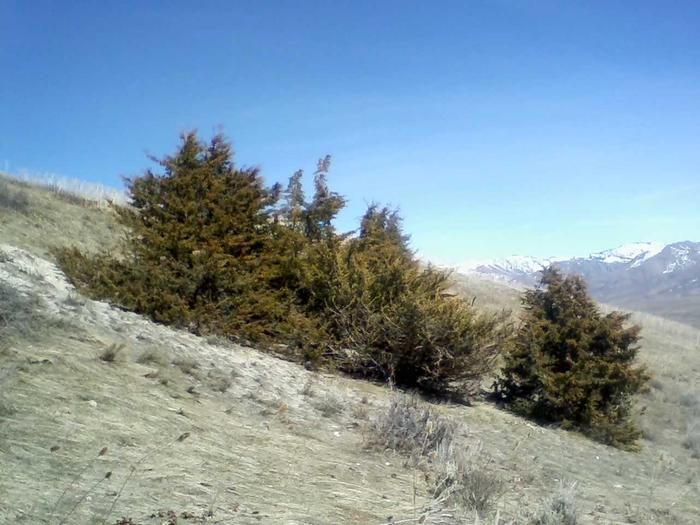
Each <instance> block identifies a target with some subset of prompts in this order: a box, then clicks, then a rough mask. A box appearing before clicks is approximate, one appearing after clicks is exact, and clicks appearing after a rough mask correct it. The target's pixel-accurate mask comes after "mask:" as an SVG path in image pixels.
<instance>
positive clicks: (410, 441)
mask: <svg viewBox="0 0 700 525" xmlns="http://www.w3.org/2000/svg"><path fill="white" fill-rule="evenodd" d="M455 432H456V424H455V423H454V422H453V421H450V420H449V419H446V418H444V417H442V416H440V415H439V413H438V412H437V411H436V410H435V409H433V408H432V407H430V406H429V405H427V404H425V403H421V402H419V401H418V399H417V398H416V397H408V396H403V395H396V396H394V398H393V399H392V400H391V401H390V403H389V406H388V407H387V409H386V410H385V411H382V412H380V413H378V414H377V415H376V416H375V417H373V418H372V419H371V421H370V424H369V425H368V427H367V446H368V447H370V448H375V449H379V450H392V451H395V452H400V453H402V454H406V455H407V456H409V457H410V458H412V459H413V460H414V461H418V460H419V459H420V458H423V457H427V456H431V455H434V454H436V453H437V452H438V451H439V450H440V449H448V448H451V446H452V442H453V440H454V437H455Z"/></svg>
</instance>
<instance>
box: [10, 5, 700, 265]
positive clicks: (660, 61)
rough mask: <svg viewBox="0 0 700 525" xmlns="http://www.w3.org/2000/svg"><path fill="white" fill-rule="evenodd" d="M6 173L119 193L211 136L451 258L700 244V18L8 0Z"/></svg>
mask: <svg viewBox="0 0 700 525" xmlns="http://www.w3.org/2000/svg"><path fill="white" fill-rule="evenodd" d="M0 66H1V69H0V71H2V80H1V81H0V166H3V165H5V166H9V169H10V171H18V170H20V169H28V170H33V171H37V172H54V173H56V174H59V175H63V176H69V177H76V178H80V179H84V180H88V181H96V182H102V183H105V184H108V185H112V186H119V185H121V179H120V177H121V176H122V175H136V174H139V173H140V172H142V170H143V169H144V168H146V167H148V166H149V165H150V163H149V161H148V160H147V158H146V156H145V154H146V153H152V154H155V155H162V154H165V153H170V152H172V151H173V149H174V147H175V146H176V144H177V140H178V134H179V133H180V132H181V131H183V130H186V129H191V128H196V129H198V130H199V131H200V133H201V134H202V135H204V136H206V137H208V136H210V135H211V134H212V132H213V131H214V130H215V129H218V127H219V126H221V127H223V129H224V131H225V132H226V133H227V135H228V136H229V137H230V138H231V139H232V140H233V142H234V144H235V147H236V150H237V158H238V162H239V163H241V164H245V165H260V166H261V167H262V169H263V173H264V175H265V177H266V180H267V181H269V182H275V181H283V180H286V179H287V177H288V176H289V175H290V174H291V173H292V172H293V171H294V170H295V169H297V168H306V169H307V171H308V172H311V171H313V167H314V165H315V161H316V159H317V158H318V157H320V156H322V155H324V154H326V153H330V154H331V155H333V159H334V160H333V170H332V176H331V186H332V187H333V189H335V190H336V191H339V192H340V193H342V194H344V195H346V196H347V197H348V199H349V201H350V205H349V207H348V209H347V210H346V211H345V212H344V213H343V215H342V216H341V217H340V220H339V226H340V227H341V228H342V229H350V228H352V227H353V226H354V224H355V223H356V219H357V218H358V217H359V216H360V215H361V214H362V211H363V209H364V207H365V205H366V203H368V202H370V201H373V200H374V201H378V202H380V203H390V204H394V205H397V206H399V207H400V209H401V211H402V214H403V216H404V217H405V226H406V229H407V231H408V232H409V233H411V234H412V237H413V246H414V247H415V248H417V249H418V250H420V252H421V253H422V254H424V255H426V256H428V257H432V258H433V259H435V260H437V261H440V262H449V263H459V262H463V261H466V260H470V259H475V258H489V257H500V256H505V255H510V254H514V253H518V254H527V255H540V256H544V255H573V254H586V253H589V252H591V251H597V250H601V249H604V248H610V247H615V246H616V245H619V244H622V243H626V242H631V241H638V240H658V241H674V240H682V239H692V240H700V3H698V2H695V1H688V2H681V1H679V2H666V1H661V0H659V1H657V2H645V1H629V2H615V1H602V0H601V1H597V2H596V1H587V2H560V1H546V0H533V1H531V2H527V1H515V0H512V1H507V0H500V1H490V2H476V1H474V2H471V1H470V2H465V1H456V2H447V1H445V2H427V1H420V2H410V1H376V0H373V1H361V0H352V1H338V0H333V1H322V0H319V1H304V0H297V1H277V2H274V1H267V2H255V1H246V2H232V1H221V2H214V1H203V2H193V1H162V2H156V1H149V2H142V1H132V2H127V1H119V2H94V1H63V2H57V1H52V2H42V1H31V2H27V1H23V0H21V1H7V0H0Z"/></svg>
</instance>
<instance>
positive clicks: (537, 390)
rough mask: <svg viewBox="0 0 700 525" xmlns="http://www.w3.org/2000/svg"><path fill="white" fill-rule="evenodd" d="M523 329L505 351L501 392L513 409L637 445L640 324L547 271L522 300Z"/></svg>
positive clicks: (643, 376)
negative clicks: (634, 411)
mask: <svg viewBox="0 0 700 525" xmlns="http://www.w3.org/2000/svg"><path fill="white" fill-rule="evenodd" d="M523 306H524V310H525V311H524V313H523V315H522V319H521V324H520V326H519V328H518V330H517V333H516V336H515V337H514V338H513V340H512V342H511V344H510V345H509V348H508V350H507V352H506V353H505V364H504V367H503V370H502V373H501V377H500V379H499V380H498V381H497V383H496V392H497V394H498V396H499V397H500V399H501V400H502V401H503V402H504V403H505V404H506V405H507V406H508V407H510V408H512V409H513V410H514V411H516V412H519V413H521V414H524V415H526V416H530V417H533V418H536V419H540V420H544V421H552V422H559V423H561V424H562V425H563V426H564V428H574V429H579V430H581V431H583V432H585V433H587V434H588V435H590V436H592V437H594V438H595V439H598V440H600V441H603V442H605V443H609V444H612V445H616V446H622V447H628V448H632V447H634V442H635V440H636V439H638V437H639V436H640V431H639V430H638V429H637V427H636V426H635V425H634V424H633V423H632V422H631V421H630V408H631V398H632V396H633V395H634V394H635V393H637V392H640V391H642V390H643V389H644V387H645V383H646V381H647V380H648V379H649V376H648V375H647V373H646V370H645V369H644V368H643V367H641V366H640V367H635V366H634V360H635V358H636V356H637V351H638V347H637V346H636V344H637V342H638V340H639V330H640V329H639V327H638V326H630V327H625V322H626V321H627V320H628V319H629V315H627V314H622V313H620V312H612V313H610V314H607V315H601V314H600V312H599V311H598V308H597V307H596V305H595V303H594V302H593V301H592V300H591V299H590V298H589V296H588V294H587V291H586V285H585V283H584V281H583V280H582V279H581V278H580V277H576V276H570V277H564V276H563V275H562V274H561V273H560V272H559V271H558V270H556V269H554V268H549V269H547V270H545V271H544V272H543V275H542V279H541V281H540V285H539V287H537V288H536V289H533V290H528V291H526V292H525V294H524V296H523Z"/></svg>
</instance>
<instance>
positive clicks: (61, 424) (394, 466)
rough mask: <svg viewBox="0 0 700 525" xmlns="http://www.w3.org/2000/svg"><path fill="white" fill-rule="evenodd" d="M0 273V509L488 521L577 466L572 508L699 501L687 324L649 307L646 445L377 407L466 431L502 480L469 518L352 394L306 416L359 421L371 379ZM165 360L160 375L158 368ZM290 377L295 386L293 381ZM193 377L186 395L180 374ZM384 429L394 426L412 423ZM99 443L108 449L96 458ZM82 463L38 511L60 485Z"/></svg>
mask: <svg viewBox="0 0 700 525" xmlns="http://www.w3.org/2000/svg"><path fill="white" fill-rule="evenodd" d="M8 253H9V252H8ZM0 283H12V286H11V287H10V288H12V289H14V290H15V291H17V290H19V292H18V293H19V297H20V298H24V299H26V300H28V301H29V303H27V304H29V305H32V306H30V307H29V308H28V311H27V313H28V314H29V315H30V318H29V319H25V321H28V322H30V323H34V324H33V325H32V326H33V327H34V328H41V329H31V330H24V331H22V330H20V329H19V328H17V329H16V327H20V326H21V325H22V322H21V316H19V317H14V318H13V319H14V320H12V321H11V323H10V324H8V325H6V326H7V327H8V331H7V332H6V333H7V334H8V337H9V340H8V341H9V343H8V345H6V347H5V350H4V351H3V352H0V363H1V366H0V393H1V395H2V403H3V406H8V407H10V410H8V411H5V412H4V415H2V414H0V472H1V473H2V474H1V475H0V494H2V495H3V497H2V498H0V523H8V524H9V523H12V524H13V525H15V524H22V523H28V524H40V523H51V524H52V525H55V523H56V521H57V519H58V518H61V517H65V516H66V514H68V513H69V512H72V514H70V516H69V518H68V520H67V521H69V522H70V523H75V524H83V523H85V524H88V523H94V522H95V519H97V520H100V519H101V518H102V517H105V514H107V516H106V518H107V521H106V523H114V522H115V521H116V520H117V519H119V518H120V517H121V516H127V517H130V518H132V520H133V522H135V523H139V524H141V525H155V524H161V523H162V522H163V521H165V519H167V518H164V517H162V516H161V517H158V512H159V511H161V510H163V509H165V510H168V511H169V510H172V511H173V512H175V513H176V514H177V516H178V517H179V516H181V515H182V514H183V513H185V512H186V513H192V514H194V515H197V516H202V515H203V513H205V512H208V511H209V509H210V508H211V509H212V512H213V513H214V519H212V520H211V521H212V522H216V521H220V522H223V523H226V522H230V523H242V524H246V525H247V524H253V523H256V524H259V523H273V524H275V523H279V524H282V523H285V524H287V523H309V524H319V525H320V524H326V523H334V524H335V523H337V524H350V523H353V524H358V523H361V524H380V523H392V522H393V523H399V522H401V520H408V521H404V522H403V523H412V522H413V523H415V522H416V520H417V519H420V518H424V520H423V523H432V524H433V525H438V524H444V525H447V524H450V525H453V524H455V523H467V524H472V523H476V520H477V519H478V520H480V521H479V522H480V523H492V522H493V523H496V519H497V516H498V520H499V521H498V523H499V525H504V524H506V523H517V524H518V525H523V524H527V525H530V524H531V523H532V522H529V521H527V520H528V519H535V518H536V517H537V516H538V515H539V513H540V510H542V509H546V508H549V509H550V510H551V509H554V510H556V508H555V507H553V506H552V505H549V507H547V505H544V506H543V507H541V508H540V502H541V500H542V498H545V497H546V498H547V499H548V500H549V497H548V496H547V495H548V494H550V493H551V491H552V485H553V483H555V481H554V480H558V479H570V480H572V481H575V482H576V483H577V485H576V489H577V498H576V508H577V513H578V514H577V515H578V521H577V522H576V523H577V525H578V524H579V523H580V524H589V523H611V524H616V523H619V524H622V523H631V520H632V519H635V520H636V522H637V523H669V524H670V523H679V524H684V525H691V524H692V525H694V524H696V523H697V517H698V515H700V504H698V502H699V501H700V489H699V488H698V484H697V474H696V473H697V471H698V467H700V461H698V459H694V458H692V457H690V456H691V454H690V453H689V450H690V449H687V448H685V447H684V446H683V442H684V440H685V439H686V437H687V436H688V435H689V431H690V430H691V428H692V425H691V423H692V422H693V421H694V420H693V419H692V417H693V414H694V411H695V410H697V407H694V406H692V401H690V400H688V401H683V402H681V399H682V394H683V393H688V392H693V391H695V390H694V385H696V384H700V382H698V372H700V356H698V354H697V334H696V332H692V331H691V332H684V331H683V330H681V329H679V328H678V327H677V326H673V327H670V329H669V330H665V329H664V325H659V326H652V328H650V329H649V330H647V331H646V333H645V340H644V343H643V345H644V346H643V349H642V357H643V358H644V359H645V360H646V362H647V363H649V364H650V365H651V366H652V367H653V368H654V369H655V370H656V371H657V379H658V381H659V384H660V385H661V389H658V390H657V389H654V390H653V391H652V392H650V393H649V394H648V395H647V396H645V397H644V398H643V399H642V400H641V402H640V406H639V407H638V410H639V418H640V421H641V422H642V424H644V425H647V426H648V427H649V428H650V429H652V430H653V431H654V432H655V434H656V435H655V441H654V443H653V446H651V445H650V446H645V447H644V448H643V450H642V451H641V452H640V453H638V454H630V453H625V452H621V451H618V450H614V449H610V448H609V447H605V446H602V445H599V444H596V443H591V442H590V441H589V440H587V439H585V438H583V437H581V436H578V435H576V434H573V433H567V432H564V431H561V430H557V429H545V428H541V427H537V426H535V425H532V424H531V423H530V422H528V421H525V420H522V419H520V418H518V417H516V416H513V415H512V414H508V413H505V412H503V411H500V410H498V409H497V408H496V407H494V406H492V405H490V404H488V403H480V402H478V401H477V402H476V404H475V406H473V407H470V408H466V407H463V406H459V405H451V404H446V405H421V404H420V402H417V403H418V405H419V406H414V407H413V416H415V415H416V414H418V415H420V414H421V411H422V410H424V409H430V412H431V413H430V416H429V417H428V418H427V420H425V418H422V417H407V416H406V414H403V412H402V410H403V409H402V410H400V411H399V415H400V417H398V418H397V417H392V418H389V419H390V421H396V420H397V419H398V420H399V421H402V420H406V419H408V421H409V422H411V425H413V428H414V429H415V428H422V429H423V431H427V429H428V428H430V427H429V425H428V422H429V421H433V425H435V426H436V427H437V426H439V425H438V423H439V422H441V421H442V420H444V421H445V422H447V425H448V426H449V425H455V429H456V430H455V432H454V436H453V439H452V443H453V450H457V451H460V450H463V451H465V453H466V451H467V450H468V445H469V444H476V443H480V444H481V452H479V453H478V454H472V455H468V458H470V459H472V460H473V461H474V463H473V465H472V466H471V471H472V472H474V471H476V472H479V473H487V474H491V475H493V476H494V477H495V478H496V479H497V483H499V484H500V486H501V488H502V489H503V490H502V491H501V490H498V491H497V492H498V493H499V494H500V496H499V497H496V498H494V500H493V504H492V510H491V513H490V515H489V517H488V518H477V517H476V516H475V514H474V512H473V511H469V510H466V509H464V511H462V512H460V513H458V512H457V510H458V508H457V507H458V505H457V504H455V503H454V502H452V503H450V501H449V499H448V498H447V496H446V495H448V494H449V491H447V492H445V491H442V492H441V491H436V490H435V487H436V475H437V473H438V472H439V470H438V469H437V468H436V466H437V465H438V464H439V463H438V462H437V460H438V458H439V456H438V451H439V450H440V448H439V447H438V448H437V449H436V448H435V447H432V450H433V451H434V452H432V453H429V454H428V455H426V456H423V460H422V461H423V464H424V465H426V466H428V467H430V468H431V469H433V470H428V471H423V470H422V468H417V467H412V466H411V462H407V461H406V460H405V457H406V456H404V453H402V452H395V451H394V449H393V448H392V447H387V446H381V447H376V448H370V449H369V450H368V449H367V448H366V447H365V446H364V445H366V444H367V436H368V434H369V432H368V433H367V434H363V432H362V431H361V428H362V426H358V425H357V420H356V419H355V418H356V413H355V410H354V409H352V408H347V409H345V410H343V412H342V413H339V414H337V415H336V416H333V417H331V418H323V417H319V411H318V409H317V408H316V407H314V406H313V403H312V401H314V400H316V399H322V398H324V396H335V397H336V398H337V399H340V400H342V401H343V402H344V406H346V407H354V406H360V407H365V408H366V413H367V415H368V416H369V419H370V422H369V423H368V424H370V425H371V424H376V421H377V420H378V419H381V417H382V416H383V415H384V414H385V412H386V411H388V409H389V407H390V406H391V401H392V399H393V395H394V394H392V393H391V392H389V391H388V390H387V389H386V388H384V387H381V386H378V385H372V384H369V383H364V382H361V381H354V380H350V379H347V378H333V379H332V380H331V379H326V378H322V376H319V375H316V374H312V373H310V372H308V371H306V370H304V369H303V368H302V367H300V366H297V365H294V364H292V363H287V362H284V361H279V360H276V359H274V358H272V357H270V356H266V355H261V354H259V353H257V352H255V351H253V350H250V349H247V348H242V347H240V346H236V345H233V344H228V345H225V343H224V342H222V343H221V344H220V345H211V344H208V343H207V342H206V341H204V340H202V339H201V338H197V337H195V336H193V335H191V334H187V333H184V332H179V331H176V330H171V329H168V328H166V327H163V326H160V325H155V324H153V323H149V322H148V321H146V320H144V319H143V318H140V317H139V316H136V315H133V314H130V313H127V312H123V311H119V310H116V309H112V308H110V307H109V306H108V305H105V304H104V303H98V302H94V301H90V300H87V299H86V300H84V302H82V301H76V300H75V297H73V299H72V300H71V299H70V294H72V293H74V291H73V290H72V289H71V288H70V287H66V286H65V284H64V281H63V280H62V278H61V277H60V275H59V274H57V273H55V270H53V269H52V266H51V265H47V264H44V263H42V262H41V261H39V260H33V259H32V258H31V257H24V258H21V257H19V256H18V255H17V254H16V253H15V252H12V257H5V258H4V259H3V261H0ZM0 307H1V306H0ZM11 310H12V311H14V309H11ZM19 311H21V309H20V310H19ZM32 319H35V320H32ZM36 320H38V321H39V322H38V324H37V323H36ZM67 321H70V322H71V323H73V325H72V326H71V325H69V324H68V323H67ZM15 322H17V324H16V325H15V324H14V323H15ZM15 329H16V330H17V331H15ZM103 341H120V342H122V341H123V342H124V343H125V344H126V345H128V347H129V348H144V347H147V346H148V345H165V347H167V348H168V356H169V359H168V362H171V363H172V362H173V361H182V362H193V363H195V364H197V367H196V368H195V367H194V366H193V367H191V368H190V367H188V366H185V369H189V370H190V371H194V372H195V373H196V374H197V375H198V376H199V377H200V378H201V379H197V378H194V377H193V376H191V375H188V374H186V373H185V374H183V373H182V372H181V371H180V367H179V366H178V367H176V366H169V365H160V366H156V367H154V368H156V369H157V371H158V373H157V374H156V375H155V376H154V377H146V376H147V375H150V374H151V373H152V372H154V371H147V370H145V369H144V366H142V365H141V364H139V363H136V362H133V361H130V360H125V361H124V362H123V363H120V364H119V366H106V365H105V364H104V363H103V362H101V361H100V360H99V359H96V358H95V356H96V355H97V354H98V353H99V352H100V351H101V350H102V345H103V344H104V343H102V342H103ZM212 370H214V371H220V372H221V373H223V374H225V375H227V376H230V373H231V371H234V370H235V372H236V374H237V376H236V378H235V380H233V381H232V384H231V385H230V387H229V388H228V389H227V390H226V391H225V392H218V391H214V390H213V389H212V388H210V387H208V385H207V383H206V378H207V377H208V375H209V372H210V371H212ZM8 372H9V373H8ZM146 372H148V373H146ZM161 374H163V375H161ZM166 375H167V376H168V384H167V385H162V384H160V383H159V380H160V378H161V377H164V376H166ZM310 378H314V379H313V381H310ZM307 383H311V385H312V386H311V387H310V389H309V392H308V393H304V390H305V385H306V384H307ZM193 384H195V385H196V386H197V392H199V395H197V396H194V395H190V394H188V393H187V392H186V390H187V388H188V387H189V386H191V385H193ZM362 399H365V400H366V402H365V403H363V402H362V401H361V400H362ZM683 399H685V398H683ZM91 402H92V403H91ZM407 404H408V406H409V407H410V403H407ZM401 414H403V415H401ZM438 418H441V419H440V420H439V421H438ZM421 421H424V423H421ZM379 428H388V429H391V428H392V426H391V425H388V424H387V425H383V426H382V425H380V426H379ZM184 432H190V433H191V436H190V437H189V438H188V439H187V440H185V441H183V442H176V443H174V444H172V445H167V444H168V443H169V442H171V441H172V440H173V439H176V438H177V437H178V436H180V435H181V434H183V433H184ZM432 432H434V431H431V433H432ZM380 435H381V433H380ZM386 435H388V436H396V435H398V438H397V441H398V442H401V441H405V440H408V441H411V439H410V436H411V433H408V434H406V435H403V436H402V434H401V432H397V431H389V432H388V433H387V434H386ZM414 435H415V433H414ZM392 439H393V438H392ZM413 441H414V442H415V441H416V440H415V439H414V440H413ZM104 446H107V447H108V448H109V453H107V454H105V455H104V456H102V457H100V458H99V459H97V460H95V459H94V456H95V454H96V453H97V451H99V450H100V449H101V448H102V447H104ZM56 447H57V448H56ZM421 447H423V445H421ZM399 448H400V447H399ZM409 448H410V447H409ZM426 450H428V448H427V446H426ZM155 451H157V452H155ZM144 456H145V457H146V458H145V459H144V460H143V461H142V462H141V463H139V460H140V458H142V457H144ZM86 458H87V459H86ZM88 463H90V465H88ZM86 465H87V468H86ZM134 465H138V467H137V468H136V469H135V470H134V471H133V473H132V469H131V467H132V466H134ZM83 469H85V471H84V473H83V474H82V475H81V476H79V479H78V481H77V482H76V483H75V486H74V487H72V488H70V489H69V491H68V492H67V495H66V496H64V498H63V500H61V502H60V503H59V505H58V509H57V511H56V512H55V515H54V518H53V519H49V516H50V514H51V512H50V511H51V508H52V507H53V506H54V504H55V503H56V501H57V500H58V499H59V497H60V495H61V492H62V491H63V490H64V489H65V488H66V487H67V486H68V485H70V483H71V480H72V479H73V478H75V477H76V476H78V474H79V473H80V472H81V471H82V470H83ZM107 472H112V475H111V476H110V477H109V478H105V475H106V473H107ZM424 472H426V473H427V479H426V476H425V475H424ZM455 478H456V479H457V480H459V479H460V478H459V476H456V477H455ZM471 478H474V479H475V481H474V483H475V486H476V487H481V486H486V487H488V486H489V484H488V483H485V482H483V481H482V480H480V479H479V475H478V474H477V475H472V476H471ZM467 479H468V480H469V479H470V478H469V477H468V478H467ZM125 480H127V482H126V483H125ZM467 484H468V481H461V482H454V483H452V484H451V485H450V486H452V487H455V486H466V485H467ZM122 486H123V487H124V488H123V489H121V487H122ZM564 486H565V487H566V486H568V485H566V484H565V485H564ZM93 487H94V488H93ZM120 491H121V493H120ZM472 492H476V490H474V489H472ZM487 492H491V491H490V490H489V491H487ZM119 493H120V495H119V497H118V499H117V500H116V503H114V501H115V496H116V494H119ZM554 499H555V498H553V497H552V500H554ZM212 502H213V503H212ZM76 503H78V505H77V506H76ZM112 506H113V508H112V509H111V510H110V507H112ZM462 506H468V504H462ZM73 507H75V510H74V511H72V509H73ZM567 508H569V507H567ZM554 510H552V512H554ZM560 510H561V509H560ZM550 514H551V513H550ZM188 515H189V514H188ZM152 516H155V517H152ZM389 516H392V517H393V518H392V520H389V519H388V517H389ZM520 517H522V518H523V519H522V521H518V519H520ZM414 518H416V519H414ZM457 518H459V519H462V521H461V522H459V521H457ZM411 520H413V521H411ZM182 521H183V522H185V523H186V522H187V521H190V522H191V521H192V520H185V519H184V518H183V519H182ZM535 523H537V522H535ZM540 523H543V524H544V523H547V522H546V521H541V522H540Z"/></svg>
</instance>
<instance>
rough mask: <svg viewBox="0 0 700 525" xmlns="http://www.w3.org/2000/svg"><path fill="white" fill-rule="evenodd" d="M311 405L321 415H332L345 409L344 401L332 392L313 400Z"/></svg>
mask: <svg viewBox="0 0 700 525" xmlns="http://www.w3.org/2000/svg"><path fill="white" fill-rule="evenodd" d="M312 404H313V406H314V408H315V409H316V410H318V411H319V412H320V413H321V415H322V416H323V417H333V416H337V415H338V414H341V413H342V412H343V411H344V410H345V402H344V401H343V400H342V399H340V398H339V397H337V396H334V395H332V394H325V395H323V396H321V397H318V398H316V399H315V400H314V401H313V403H312Z"/></svg>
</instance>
